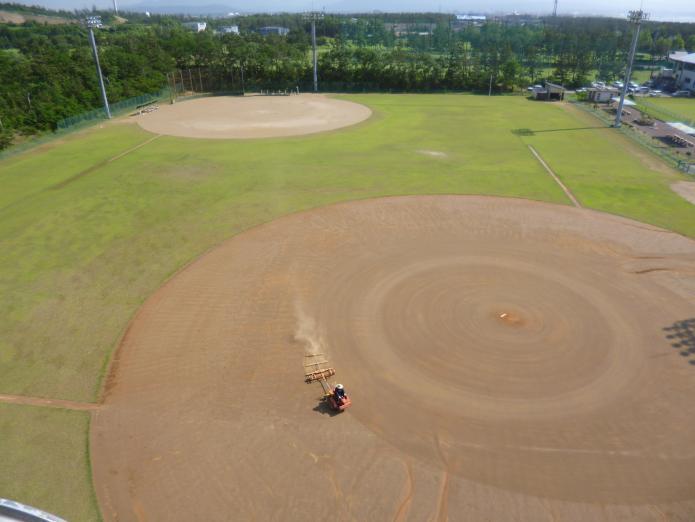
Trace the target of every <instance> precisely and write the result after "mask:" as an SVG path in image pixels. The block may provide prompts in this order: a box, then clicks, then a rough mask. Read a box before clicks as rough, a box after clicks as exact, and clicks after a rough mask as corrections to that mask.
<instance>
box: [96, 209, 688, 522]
mask: <svg viewBox="0 0 695 522" xmlns="http://www.w3.org/2000/svg"><path fill="white" fill-rule="evenodd" d="M694 269H695V242H693V241H692V240H689V239H686V238H683V237H681V236H678V235H676V234H672V233H669V232H665V231H662V230H659V229H656V228H653V227H650V226H648V225H643V224H640V223H636V222H634V221H629V220H626V219H621V218H618V217H614V216H609V215H606V214H600V213H596V212H592V211H588V210H583V209H576V208H569V207H562V206H557V205H550V204H543V203H534V202H528V201H522V200H510V199H498V198H484V197H455V196H450V197H449V196H432V197H402V198H388V199H380V200H370V201H363V202H354V203H346V204H340V205H335V206H331V207H327V208H323V209H318V210H315V211H311V212H306V213H302V214H296V215H292V216H288V217H285V218H282V219H279V220H277V221H274V222H272V223H269V224H267V225H264V226H261V227H258V228H256V229H253V230H251V231H249V232H246V233H244V234H241V235H239V236H237V237H235V238H233V239H231V240H230V241H228V242H227V243H225V244H223V245H222V246H220V247H219V248H217V249H215V250H214V251H212V252H210V253H209V254H207V255H205V256H203V257H202V258H201V259H199V260H198V261H196V262H195V263H193V264H192V265H190V266H189V267H188V268H186V269H185V270H183V271H182V272H181V273H180V274H178V275H177V276H176V277H174V278H173V279H172V280H171V281H169V282H168V283H167V284H166V285H165V286H164V287H163V288H161V289H160V290H159V291H158V292H157V293H156V294H155V295H153V296H152V298H150V299H149V300H148V302H147V303H146V304H145V305H144V306H143V308H142V310H141V311H140V312H139V314H138V315H137V317H136V318H135V320H134V322H133V324H132V325H131V328H130V330H129V332H128V334H127V336H126V337H125V339H124V341H123V344H122V346H121V348H120V350H119V352H118V355H117V358H116V361H115V364H114V367H113V372H112V375H111V377H110V380H109V386H108V389H107V393H106V397H105V401H104V404H103V406H102V407H101V408H100V409H99V410H98V411H97V412H95V414H94V421H93V424H92V446H91V447H92V460H93V465H94V473H95V484H96V488H97V494H98V496H99V501H100V505H101V508H102V510H103V513H104V516H105V517H106V519H107V520H122V521H126V520H220V521H222V520H253V519H257V520H300V519H306V517H307V515H311V516H312V518H313V517H319V518H321V517H331V519H334V520H399V521H402V520H428V519H429V520H447V519H448V520H500V521H507V520H577V521H579V520H625V521H628V520H630V521H633V520H664V519H665V520H682V521H686V520H692V519H693V518H694V517H695V439H694V438H693V436H692V433H693V432H694V431H695V402H694V401H693V400H692V397H693V396H694V395H693V394H694V393H695V364H694V362H695V341H694V339H695V338H693V337H692V334H688V332H690V330H689V327H687V325H689V324H691V323H690V322H687V321H688V320H689V319H692V318H693V317H695V298H694V296H695V273H694ZM684 325H685V326H684ZM689 335H690V337H689ZM311 350H322V351H325V352H327V353H328V357H329V358H330V360H331V362H332V365H333V366H335V367H336V369H337V371H338V374H337V376H336V378H337V380H338V381H340V382H343V383H344V384H345V385H346V387H347V389H348V392H349V393H351V394H352V397H353V401H354V405H353V407H352V408H351V409H350V410H349V411H348V412H346V413H344V414H341V415H338V416H329V415H327V414H325V413H324V412H323V410H322V409H321V408H319V407H318V401H317V399H318V397H319V394H320V390H319V389H318V387H315V386H311V385H306V384H304V383H303V367H302V363H303V358H304V357H303V356H304V354H305V353H306V352H307V351H311Z"/></svg>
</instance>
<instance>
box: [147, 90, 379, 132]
mask: <svg viewBox="0 0 695 522" xmlns="http://www.w3.org/2000/svg"><path fill="white" fill-rule="evenodd" d="M371 114H372V111H370V110H369V108H367V107H365V106H364V105H360V104H358V103H353V102H348V101H344V100H336V99H333V98H328V97H326V96H322V95H316V94H301V95H299V96H244V97H238V96H217V97H211V98H201V99H198V100H190V101H186V102H180V103H176V104H174V105H168V106H165V107H162V109H161V110H159V111H157V112H153V113H148V114H143V115H141V116H138V123H139V124H140V126H141V127H142V128H144V129H145V130H147V131H150V132H154V133H156V134H167V135H170V136H181V137H184V138H208V139H230V138H231V139H247V138H275V137H282V136H300V135H303V134H313V133H316V132H323V131H329V130H335V129H340V128H342V127H347V126H349V125H354V124H356V123H359V122H361V121H364V120H366V119H367V118H369V116H371Z"/></svg>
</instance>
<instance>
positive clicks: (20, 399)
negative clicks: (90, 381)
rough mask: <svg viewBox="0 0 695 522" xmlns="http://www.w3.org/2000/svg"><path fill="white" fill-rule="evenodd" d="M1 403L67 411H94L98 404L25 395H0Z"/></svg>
mask: <svg viewBox="0 0 695 522" xmlns="http://www.w3.org/2000/svg"><path fill="white" fill-rule="evenodd" d="M0 403H5V404H21V405H24V406H46V407H49V408H62V409H65V410H78V411H94V410H97V409H98V408H99V405H98V404H94V403H91V402H75V401H64V400H60V399H45V398H43V397H26V396H24V395H0Z"/></svg>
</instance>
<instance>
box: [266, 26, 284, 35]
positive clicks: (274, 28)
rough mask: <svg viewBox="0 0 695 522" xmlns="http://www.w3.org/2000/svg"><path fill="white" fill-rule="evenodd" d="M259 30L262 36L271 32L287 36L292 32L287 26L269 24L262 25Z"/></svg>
mask: <svg viewBox="0 0 695 522" xmlns="http://www.w3.org/2000/svg"><path fill="white" fill-rule="evenodd" d="M258 32H259V33H260V34H261V35H262V36H268V35H271V34H276V35H278V36H287V35H288V34H290V30H289V29H288V28H287V27H277V26H268V27H261V28H260V29H259V30H258Z"/></svg>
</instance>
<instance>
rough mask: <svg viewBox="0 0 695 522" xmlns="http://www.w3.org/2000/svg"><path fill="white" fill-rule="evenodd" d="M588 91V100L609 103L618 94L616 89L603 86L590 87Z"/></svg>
mask: <svg viewBox="0 0 695 522" xmlns="http://www.w3.org/2000/svg"><path fill="white" fill-rule="evenodd" d="M588 93H589V94H588V99H589V101H590V102H594V103H610V102H611V100H612V99H613V98H614V97H616V96H620V91H619V90H618V89H611V88H605V87H604V88H600V87H592V88H591V89H589V91H588Z"/></svg>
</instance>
